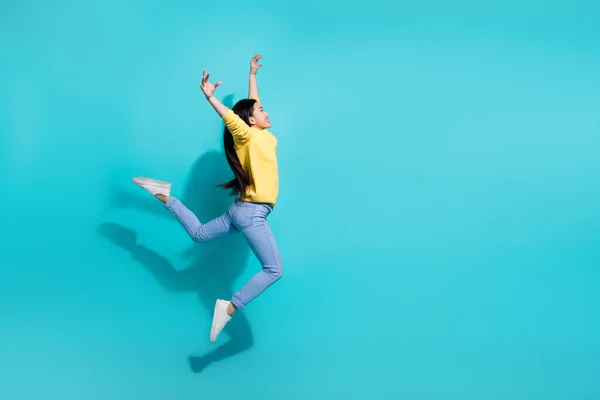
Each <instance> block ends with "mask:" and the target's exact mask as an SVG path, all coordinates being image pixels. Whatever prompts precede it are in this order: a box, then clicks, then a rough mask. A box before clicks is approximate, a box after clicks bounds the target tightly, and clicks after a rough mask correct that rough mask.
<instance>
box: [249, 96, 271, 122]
mask: <svg viewBox="0 0 600 400" xmlns="http://www.w3.org/2000/svg"><path fill="white" fill-rule="evenodd" d="M248 120H249V122H250V125H251V126H254V127H256V128H258V129H267V128H270V127H271V121H269V114H267V112H266V111H265V110H264V109H263V108H262V106H261V105H260V104H259V103H258V102H256V103H254V108H253V111H252V116H250V118H249V119H248Z"/></svg>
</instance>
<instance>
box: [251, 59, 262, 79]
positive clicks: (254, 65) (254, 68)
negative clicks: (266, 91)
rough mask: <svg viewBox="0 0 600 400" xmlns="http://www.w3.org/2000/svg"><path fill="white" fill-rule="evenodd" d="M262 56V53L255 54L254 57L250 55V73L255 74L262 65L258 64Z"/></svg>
mask: <svg viewBox="0 0 600 400" xmlns="http://www.w3.org/2000/svg"><path fill="white" fill-rule="evenodd" d="M261 58H262V54H256V55H255V56H254V57H252V60H250V73H251V74H256V72H257V71H258V69H259V68H260V67H262V64H259V63H258V61H259V60H260V59H261Z"/></svg>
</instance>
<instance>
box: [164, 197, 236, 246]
mask: <svg viewBox="0 0 600 400" xmlns="http://www.w3.org/2000/svg"><path fill="white" fill-rule="evenodd" d="M165 208H166V209H167V210H169V211H171V213H172V214H173V216H175V218H177V220H178V221H179V222H180V223H181V225H182V226H183V227H184V229H185V230H186V232H187V233H188V235H190V237H191V238H192V240H193V241H194V242H198V243H201V242H208V241H210V240H213V239H217V238H220V237H223V236H227V235H231V234H233V233H237V232H238V230H237V228H236V227H235V225H233V223H232V221H231V216H230V215H229V211H226V212H225V213H223V214H222V215H221V216H219V217H217V218H215V219H213V220H212V221H209V222H207V223H205V224H203V223H201V222H200V221H199V220H198V218H197V217H196V215H194V213H193V212H191V211H190V210H188V208H187V207H186V206H184V205H183V203H182V202H181V201H179V200H178V199H177V198H175V197H173V196H171V197H169V199H168V200H167V201H166V202H165Z"/></svg>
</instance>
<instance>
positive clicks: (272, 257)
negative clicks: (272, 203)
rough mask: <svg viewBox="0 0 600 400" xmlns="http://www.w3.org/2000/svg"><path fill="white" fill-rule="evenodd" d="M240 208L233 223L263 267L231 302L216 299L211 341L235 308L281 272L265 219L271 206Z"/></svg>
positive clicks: (267, 285) (244, 304) (256, 293)
mask: <svg viewBox="0 0 600 400" xmlns="http://www.w3.org/2000/svg"><path fill="white" fill-rule="evenodd" d="M239 210H240V209H239V208H238V209H237V210H236V211H235V213H236V215H235V216H234V218H233V220H234V221H233V222H234V224H236V225H237V228H238V230H239V231H240V232H242V234H243V235H244V237H245V238H246V241H247V242H248V245H249V246H250V248H251V250H252V252H253V253H254V255H255V256H256V258H257V259H258V261H259V262H260V264H261V265H262V270H261V271H260V272H258V273H257V274H256V275H254V276H253V277H252V278H250V280H249V281H248V282H247V283H246V284H245V285H244V287H243V288H241V289H240V290H239V291H238V292H237V293H235V294H234V295H233V297H232V299H231V301H225V300H220V299H219V300H217V302H216V304H215V310H214V314H213V323H212V327H211V332H210V340H211V341H212V342H214V341H215V340H216V339H217V336H218V335H219V333H220V332H221V331H222V330H223V328H224V327H225V325H226V324H227V322H229V321H230V320H231V315H232V314H233V313H234V312H235V311H236V310H237V309H238V308H243V307H245V306H246V305H247V304H248V303H250V302H251V301H252V300H254V299H255V298H256V297H258V296H259V295H260V294H261V293H262V292H264V291H265V290H266V289H267V288H268V287H269V286H271V285H272V284H273V283H275V282H276V281H278V280H279V279H280V278H281V276H282V274H283V269H282V263H281V256H280V254H279V249H278V247H277V243H276V242H275V238H274V236H273V233H272V231H271V228H270V226H269V224H268V222H267V216H268V215H269V213H270V212H271V208H269V207H268V206H265V205H260V204H257V205H254V207H250V206H245V209H244V211H243V212H241V213H240V212H239ZM248 214H250V215H248Z"/></svg>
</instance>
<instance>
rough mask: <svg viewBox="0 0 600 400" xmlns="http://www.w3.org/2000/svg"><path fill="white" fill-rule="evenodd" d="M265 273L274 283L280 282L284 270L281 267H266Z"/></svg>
mask: <svg viewBox="0 0 600 400" xmlns="http://www.w3.org/2000/svg"><path fill="white" fill-rule="evenodd" d="M263 268H264V270H265V272H266V273H267V274H268V275H269V276H270V277H271V279H273V282H275V281H278V280H279V279H281V277H282V276H283V268H282V267H281V264H279V265H265V266H264V267H263Z"/></svg>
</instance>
